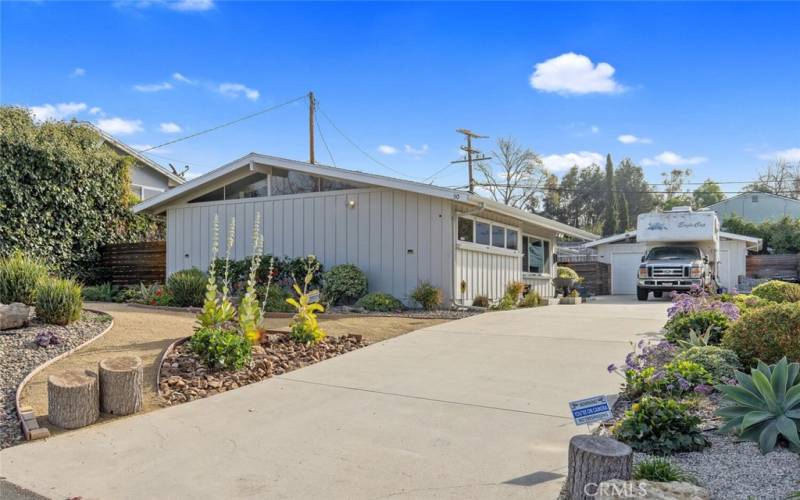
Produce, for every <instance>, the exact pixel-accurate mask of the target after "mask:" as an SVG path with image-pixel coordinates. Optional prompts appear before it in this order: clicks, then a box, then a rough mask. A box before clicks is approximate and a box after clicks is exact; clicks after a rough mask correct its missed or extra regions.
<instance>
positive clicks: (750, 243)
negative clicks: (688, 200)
mask: <svg viewBox="0 0 800 500" xmlns="http://www.w3.org/2000/svg"><path fill="white" fill-rule="evenodd" d="M719 237H720V238H724V239H726V240H739V241H744V242H745V243H746V244H747V249H748V250H754V251H756V252H757V251H758V250H761V243H762V241H761V238H754V237H752V236H745V235H743V234H734V233H726V232H725V231H720V232H719ZM631 238H633V239H635V238H636V231H628V232H626V233H620V234H615V235H613V236H607V237H605V238H601V239H599V240H594V241H591V242H589V243H586V244H584V245H583V246H584V248H593V247H598V246H600V245H605V244H606V243H616V242H618V241H624V240H627V239H631Z"/></svg>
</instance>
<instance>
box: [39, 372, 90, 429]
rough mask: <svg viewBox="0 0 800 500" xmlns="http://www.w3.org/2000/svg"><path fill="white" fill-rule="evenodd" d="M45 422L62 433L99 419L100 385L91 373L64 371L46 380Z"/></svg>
mask: <svg viewBox="0 0 800 500" xmlns="http://www.w3.org/2000/svg"><path fill="white" fill-rule="evenodd" d="M47 406H48V411H47V420H48V421H49V422H50V423H51V424H53V425H55V426H58V427H62V428H64V429H77V428H79V427H84V426H86V425H89V424H91V423H92V422H94V421H95V420H97V418H98V417H99V416H100V385H99V384H98V381H97V374H96V373H94V372H93V371H90V370H67V371H65V372H63V373H61V374H59V375H50V376H49V377H48V378H47Z"/></svg>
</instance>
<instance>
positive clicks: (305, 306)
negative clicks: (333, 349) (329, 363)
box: [286, 275, 325, 344]
mask: <svg viewBox="0 0 800 500" xmlns="http://www.w3.org/2000/svg"><path fill="white" fill-rule="evenodd" d="M309 276H310V275H307V277H309ZM308 281H310V277H309V278H308ZM308 281H307V282H308ZM307 282H306V283H307ZM294 291H295V292H296V293H297V300H295V299H293V298H288V299H286V302H287V303H288V304H291V305H292V306H293V307H294V308H295V310H296V311H297V313H296V314H295V315H294V318H293V320H292V331H291V333H290V336H291V338H292V340H294V341H295V342H300V343H303V344H308V343H311V344H316V343H317V342H319V341H320V340H322V339H324V338H325V332H324V331H323V330H322V328H320V327H319V322H318V321H317V313H318V312H324V311H325V308H324V307H322V304H319V303H311V300H310V297H309V295H308V292H307V291H306V290H301V289H300V287H299V286H297V285H295V286H294Z"/></svg>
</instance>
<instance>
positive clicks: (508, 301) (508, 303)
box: [492, 294, 517, 311]
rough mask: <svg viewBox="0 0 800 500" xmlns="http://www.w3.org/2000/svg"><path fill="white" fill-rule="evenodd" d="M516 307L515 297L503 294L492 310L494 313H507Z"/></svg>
mask: <svg viewBox="0 0 800 500" xmlns="http://www.w3.org/2000/svg"><path fill="white" fill-rule="evenodd" d="M516 305H517V296H516V295H509V294H505V295H503V297H502V298H501V299H500V300H499V301H498V302H497V304H495V305H494V306H492V309H494V310H496V311H508V310H510V309H514V307H516Z"/></svg>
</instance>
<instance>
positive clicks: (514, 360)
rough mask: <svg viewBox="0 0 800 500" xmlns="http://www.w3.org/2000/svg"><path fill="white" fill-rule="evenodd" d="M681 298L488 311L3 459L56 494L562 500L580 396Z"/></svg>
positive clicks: (7, 471) (19, 480)
mask: <svg viewBox="0 0 800 500" xmlns="http://www.w3.org/2000/svg"><path fill="white" fill-rule="evenodd" d="M666 307H667V302H665V301H649V302H646V303H640V302H636V300H635V299H631V298H611V297H607V298H601V299H600V300H598V301H596V302H591V303H589V304H585V305H580V306H566V305H558V306H549V307H542V308H537V309H520V310H515V311H508V312H499V313H488V314H483V315H480V316H474V317H471V318H467V319H464V320H460V321H454V322H450V323H445V324H442V325H437V326H434V327H430V328H427V329H424V330H418V331H416V332H412V333H409V334H407V335H403V336H400V337H397V338H394V339H391V340H387V341H385V342H381V343H378V344H374V345H372V346H369V347H367V348H365V349H361V350H358V351H355V352H352V353H349V354H346V355H344V356H341V357H337V358H334V359H331V360H328V361H325V362H323V363H319V364H317V365H314V366H310V367H307V368H304V369H301V370H297V371H294V372H291V373H289V374H287V375H285V376H281V377H275V378H273V379H270V380H268V381H264V382H260V383H257V384H253V385H249V386H247V387H244V388H241V389H238V390H235V391H232V392H228V393H224V394H221V395H219V396H215V397H212V398H208V399H204V400H201V401H195V402H193V403H188V404H184V405H181V406H176V407H172V408H167V409H164V410H161V411H157V412H153V413H149V414H146V415H142V416H138V417H131V418H126V419H120V420H116V421H113V422H111V423H108V424H105V425H99V426H96V427H93V428H89V429H85V430H82V431H77V432H72V433H67V434H64V435H61V436H58V437H55V438H52V439H49V440H47V441H44V442H33V443H29V444H26V445H22V446H17V447H14V448H9V449H6V450H4V451H3V452H2V453H0V460H1V461H2V462H1V466H0V468H1V470H0V475H2V476H5V477H6V478H7V479H8V480H9V481H11V482H12V483H15V484H17V485H19V486H21V487H22V488H25V489H28V490H31V491H33V492H36V493H39V494H41V495H44V496H47V497H52V498H68V497H74V496H80V497H83V498H84V499H94V498H97V499H104V500H109V499H118V498H130V499H142V498H187V499H188V498H192V499H197V498H226V499H233V498H365V499H368V498H388V497H396V498H554V497H555V495H556V494H557V492H558V490H559V488H560V486H561V483H562V480H563V475H564V474H565V473H566V461H567V444H568V441H569V438H570V437H571V436H573V435H574V434H577V433H582V432H585V430H586V429H585V428H576V427H575V425H574V424H573V423H572V420H571V419H570V414H569V411H568V406H567V402H568V401H569V400H573V399H579V398H582V397H586V396H592V395H596V394H613V393H615V392H616V390H617V388H618V387H619V383H620V379H619V378H618V377H616V376H614V375H609V374H607V372H606V366H607V365H608V364H609V363H611V362H618V361H620V360H622V359H623V357H624V355H625V354H626V353H627V352H628V351H629V350H630V345H629V342H630V341H636V340H638V339H640V338H643V337H645V336H650V335H654V334H655V332H656V331H657V330H658V329H659V328H660V327H661V326H662V325H663V323H664V321H665V319H666V315H665V311H666Z"/></svg>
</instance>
